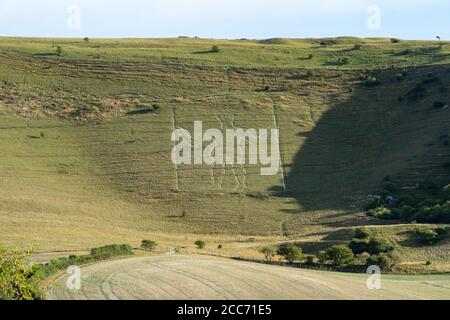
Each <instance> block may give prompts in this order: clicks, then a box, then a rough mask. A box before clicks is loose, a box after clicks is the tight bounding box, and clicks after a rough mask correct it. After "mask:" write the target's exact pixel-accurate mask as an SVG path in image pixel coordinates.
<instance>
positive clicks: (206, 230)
mask: <svg viewBox="0 0 450 320" xmlns="http://www.w3.org/2000/svg"><path fill="white" fill-rule="evenodd" d="M394 42H395V43H393V42H392V41H391V40H390V39H357V38H338V39H311V40H296V39H269V40H265V41H256V40H235V41H226V40H205V39H147V40H146V39H134V40H129V39H114V40H111V39H110V40H106V39H90V40H89V42H85V41H83V40H82V39H23V38H22V39H21V38H1V39H0V150H1V152H2V157H1V158H0V184H1V188H0V221H1V224H0V235H1V236H0V244H2V245H4V246H17V245H27V244H29V243H33V244H36V245H37V248H38V250H43V251H49V250H50V251H51V250H68V249H70V250H82V249H87V248H91V247H94V246H99V245H104V244H108V243H125V242H126V243H131V244H136V245H137V244H138V243H139V242H140V241H141V240H142V239H148V238H152V239H156V240H158V241H159V242H160V243H161V245H167V246H193V245H192V242H193V240H195V239H196V238H199V237H202V238H205V239H206V240H207V241H209V242H213V243H229V244H230V245H229V247H230V249H229V250H240V249H242V247H244V249H243V252H245V254H248V252H247V251H246V250H247V249H245V248H247V247H248V246H249V245H248V244H246V243H244V244H242V242H241V241H242V239H249V238H256V239H257V241H261V242H262V243H266V242H283V241H286V240H291V241H294V240H302V241H309V240H311V241H314V242H316V241H319V240H323V239H324V238H325V237H327V236H328V235H329V234H330V233H332V232H334V231H336V230H337V229H339V228H346V227H354V226H358V225H373V224H380V223H381V222H380V221H379V220H375V219H373V218H369V217H367V216H366V215H365V213H364V209H363V208H364V205H365V204H366V203H367V196H368V195H370V194H373V193H376V192H377V191H379V189H380V188H381V186H382V184H383V179H385V177H387V176H390V177H392V178H393V179H395V180H396V181H398V184H399V185H400V187H401V188H411V187H414V186H415V185H416V184H417V183H419V182H421V181H423V180H426V179H432V180H434V181H437V182H438V183H439V184H444V183H445V182H447V184H448V182H449V181H450V179H449V172H448V166H447V167H446V164H448V162H449V161H450V152H449V148H448V143H447V144H446V143H445V141H447V140H446V136H447V137H448V134H449V131H450V130H449V119H450V117H449V116H448V113H449V112H450V111H449V109H448V108H444V107H443V106H441V107H439V108H436V107H435V102H442V103H444V104H445V103H448V101H449V91H448V88H449V80H450V67H449V64H448V62H449V57H450V47H449V45H448V44H447V43H444V42H443V43H441V44H439V43H438V42H423V41H399V42H396V41H394ZM213 46H217V47H218V49H219V50H218V51H217V50H216V51H213V50H211V49H212V47H213ZM58 48H59V49H58ZM419 85H421V86H422V87H423V91H422V90H420V94H419V95H415V94H414V92H415V91H414V90H415V88H417V87H418V86H419ZM411 92H412V93H411ZM195 120H202V121H203V123H204V126H205V127H210V128H218V129H221V130H225V129H226V128H236V127H241V128H279V129H280V142H281V155H282V157H281V158H282V167H283V172H282V173H279V174H278V175H275V176H271V177H262V176H260V175H259V169H260V168H259V167H258V166H249V165H239V166H192V167H191V166H180V167H175V166H174V165H173V163H172V162H171V161H170V150H171V147H172V142H171V141H170V135H171V132H172V130H173V128H181V127H182V128H188V129H191V128H192V126H193V122H194V121H195ZM384 223H385V222H384ZM251 245H252V244H250V246H251ZM441 246H442V247H441ZM446 248H448V244H447V243H444V244H441V245H440V246H439V249H437V250H436V251H437V253H436V255H434V256H433V257H431V258H430V257H429V256H427V258H426V259H434V258H435V259H436V260H438V261H441V262H442V261H444V262H445V260H446V259H445V257H444V258H442V252H445V250H446ZM250 251H251V250H250ZM253 252H255V251H253ZM447 252H448V251H447ZM420 256H421V255H420ZM416 259H417V258H416ZM422 259H423V258H418V261H419V262H424V261H425V260H422ZM447 260H448V259H447ZM414 261H416V260H414Z"/></svg>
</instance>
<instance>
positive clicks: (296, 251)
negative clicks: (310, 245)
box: [277, 245, 304, 264]
mask: <svg viewBox="0 0 450 320" xmlns="http://www.w3.org/2000/svg"><path fill="white" fill-rule="evenodd" d="M277 253H278V255H280V256H283V257H284V258H285V259H286V260H287V262H288V263H290V264H292V263H294V261H297V260H302V259H303V258H304V256H303V253H302V249H301V248H300V247H298V246H295V245H282V246H280V247H279V248H278V252H277Z"/></svg>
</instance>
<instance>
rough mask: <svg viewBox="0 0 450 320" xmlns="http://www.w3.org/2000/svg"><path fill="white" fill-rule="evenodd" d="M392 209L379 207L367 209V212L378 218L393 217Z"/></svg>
mask: <svg viewBox="0 0 450 320" xmlns="http://www.w3.org/2000/svg"><path fill="white" fill-rule="evenodd" d="M391 213H392V211H391V209H389V208H385V207H377V208H374V209H370V210H369V211H367V214H368V215H369V216H371V217H374V218H378V219H390V218H391Z"/></svg>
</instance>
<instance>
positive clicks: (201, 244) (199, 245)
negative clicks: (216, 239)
mask: <svg viewBox="0 0 450 320" xmlns="http://www.w3.org/2000/svg"><path fill="white" fill-rule="evenodd" d="M194 244H195V246H196V247H197V249H203V248H205V246H206V242H205V241H203V240H196V241H195V242H194Z"/></svg>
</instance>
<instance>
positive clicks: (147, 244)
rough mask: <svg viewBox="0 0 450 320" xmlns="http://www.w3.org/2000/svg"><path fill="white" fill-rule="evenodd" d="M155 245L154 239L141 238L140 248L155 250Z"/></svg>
mask: <svg viewBox="0 0 450 320" xmlns="http://www.w3.org/2000/svg"><path fill="white" fill-rule="evenodd" d="M157 245H158V244H157V243H156V241H153V240H142V242H141V248H142V249H144V250H147V251H153V250H155V248H156V246H157Z"/></svg>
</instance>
